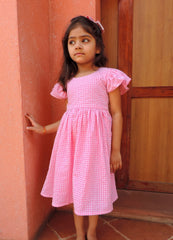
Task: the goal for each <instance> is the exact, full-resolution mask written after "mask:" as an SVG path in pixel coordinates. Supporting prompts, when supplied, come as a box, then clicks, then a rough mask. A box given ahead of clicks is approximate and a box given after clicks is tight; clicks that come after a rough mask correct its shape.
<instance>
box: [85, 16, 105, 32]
mask: <svg viewBox="0 0 173 240" xmlns="http://www.w3.org/2000/svg"><path fill="white" fill-rule="evenodd" d="M86 18H88V19H89V20H90V21H92V22H94V23H96V24H97V25H98V26H99V28H100V30H101V31H102V32H104V30H105V29H104V27H103V25H102V24H101V23H100V21H94V19H93V18H92V17H89V16H87V17H86Z"/></svg>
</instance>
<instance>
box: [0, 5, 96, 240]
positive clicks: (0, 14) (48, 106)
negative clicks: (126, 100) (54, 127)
mask: <svg viewBox="0 0 173 240" xmlns="http://www.w3.org/2000/svg"><path fill="white" fill-rule="evenodd" d="M67 6H70V7H67ZM99 10H100V4H99V0H90V1H89V2H88V1H79V0H73V1H69V0H65V1H59V0H50V1H47V0H42V1H40V0H35V1H30V0H20V1H17V0H7V1H1V2H0V22H1V38H2V39H1V41H0V51H1V54H0V64H1V70H0V74H1V75H0V85H1V87H0V100H1V101H0V110H1V118H0V124H1V128H0V143H1V149H0V161H1V168H0V169H1V170H0V171H1V172H0V196H1V198H0V239H6V240H12V239H13V240H28V239H33V236H34V235H35V233H36V231H37V230H38V228H39V226H40V225H41V224H42V223H43V221H44V219H45V218H46V216H47V215H48V214H49V213H50V211H51V210H52V207H51V200H50V199H46V198H43V197H41V196H40V191H41V188H42V184H43V182H44V179H45V176H46V172H47V168H48V164H49V159H50V154H51V149H52V144H53V139H54V135H49V136H39V135H36V134H33V133H30V132H27V131H26V130H25V128H26V120H25V118H24V114H25V113H26V112H29V113H31V114H32V115H33V116H34V117H35V118H36V119H37V120H38V121H39V122H40V123H42V124H48V123H50V122H53V121H56V120H57V119H59V118H60V117H61V116H62V114H63V112H64V111H65V106H64V104H63V103H61V102H60V101H57V100H55V99H53V98H52V97H51V96H50V95H49V92H50V90H51V88H52V87H53V85H54V83H55V81H56V77H57V75H58V72H59V70H60V67H59V66H60V64H61V59H62V49H61V39H62V35H63V33H64V28H65V27H66V26H67V23H69V20H70V19H71V18H72V17H74V16H77V15H89V16H92V17H94V18H95V17H96V18H99V17H100V15H99V13H100V11H99ZM7 13H8V14H7Z"/></svg>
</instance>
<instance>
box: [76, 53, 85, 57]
mask: <svg viewBox="0 0 173 240" xmlns="http://www.w3.org/2000/svg"><path fill="white" fill-rule="evenodd" d="M81 55H84V53H75V56H81Z"/></svg>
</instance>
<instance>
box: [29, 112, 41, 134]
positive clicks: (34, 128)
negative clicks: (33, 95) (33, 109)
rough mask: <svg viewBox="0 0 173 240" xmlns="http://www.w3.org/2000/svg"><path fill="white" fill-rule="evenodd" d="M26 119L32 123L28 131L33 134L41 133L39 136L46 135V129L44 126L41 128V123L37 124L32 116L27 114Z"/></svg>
mask: <svg viewBox="0 0 173 240" xmlns="http://www.w3.org/2000/svg"><path fill="white" fill-rule="evenodd" d="M25 117H26V118H27V119H28V120H29V122H30V123H31V126H27V127H26V129H27V130H29V131H33V132H36V133H39V134H44V133H45V128H44V127H43V126H41V125H40V124H39V123H37V122H36V121H35V119H34V118H33V117H32V116H31V115H29V114H28V113H26V114H25Z"/></svg>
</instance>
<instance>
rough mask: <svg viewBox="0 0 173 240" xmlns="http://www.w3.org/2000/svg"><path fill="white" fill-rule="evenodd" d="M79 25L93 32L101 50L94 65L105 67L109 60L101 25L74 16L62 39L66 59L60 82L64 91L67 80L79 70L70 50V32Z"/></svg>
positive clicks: (82, 17)
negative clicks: (105, 52) (105, 53)
mask: <svg viewBox="0 0 173 240" xmlns="http://www.w3.org/2000/svg"><path fill="white" fill-rule="evenodd" d="M77 26H81V27H82V28H83V29H84V30H85V31H86V32H88V33H89V34H91V35H92V36H93V37H94V38H95V40H96V47H97V48H98V49H99V50H100V53H99V54H96V55H95V59H94V65H95V66H96V67H104V66H105V64H106V61H107V59H106V57H105V55H104V43H103V38H102V30H101V28H100V27H99V25H97V24H96V23H95V22H93V21H92V20H90V19H88V18H86V17H84V16H78V17H75V18H72V20H71V23H70V25H69V26H68V28H67V30H66V32H65V34H64V37H63V39H62V45H63V53H64V59H63V64H62V69H61V72H60V76H59V79H58V82H59V83H60V84H61V85H62V87H63V90H64V91H67V88H66V85H67V81H68V80H70V79H71V78H72V77H74V76H75V75H76V73H77V71H78V66H77V64H76V63H75V62H74V61H73V60H72V59H71V57H70V55H69V51H68V37H69V34H70V32H71V31H72V30H73V29H74V28H76V27H77Z"/></svg>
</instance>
